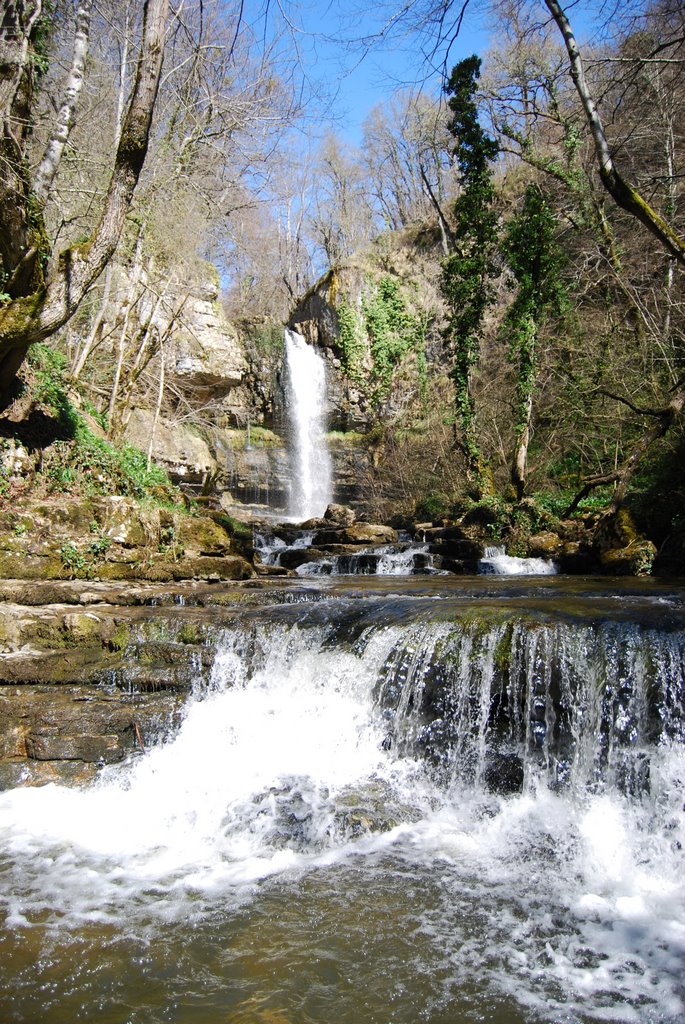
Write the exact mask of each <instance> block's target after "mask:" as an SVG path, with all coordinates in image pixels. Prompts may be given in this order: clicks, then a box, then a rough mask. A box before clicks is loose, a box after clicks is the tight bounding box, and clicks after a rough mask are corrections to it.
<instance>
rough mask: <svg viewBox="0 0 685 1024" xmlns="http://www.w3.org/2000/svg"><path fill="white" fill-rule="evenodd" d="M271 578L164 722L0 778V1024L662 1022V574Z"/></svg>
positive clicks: (676, 788)
mask: <svg viewBox="0 0 685 1024" xmlns="http://www.w3.org/2000/svg"><path fill="white" fill-rule="evenodd" d="M279 588H280V589H278V591H276V588H274V601H273V603H269V602H268V595H269V592H268V590H267V591H265V595H264V602H263V604H262V605H261V606H259V607H248V608H245V609H240V608H232V609H230V612H229V611H225V624H224V626H223V627H222V626H221V623H220V622H219V621H218V620H217V616H220V615H221V614H224V611H223V610H221V609H217V608H213V609H211V613H212V617H213V619H212V621H213V623H214V626H215V628H216V629H218V630H219V640H218V642H216V651H217V653H216V656H215V660H214V663H213V667H212V670H211V675H210V678H209V681H207V679H206V678H203V679H202V680H198V681H197V682H196V685H195V686H194V689H193V692H192V695H191V696H190V698H189V699H188V702H187V704H186V707H185V713H184V718H183V721H182V724H181V726H180V728H179V729H178V731H177V732H175V734H174V735H173V736H169V737H168V738H167V740H166V741H165V742H162V743H160V744H158V745H157V746H155V747H154V748H152V749H149V750H147V751H146V753H145V754H144V755H140V754H138V755H137V756H135V757H132V758H131V759H130V760H129V761H127V762H125V763H123V764H118V765H112V766H109V767H107V768H106V769H104V770H103V772H102V773H101V774H100V777H99V778H98V780H97V781H96V782H95V783H94V784H92V785H91V786H88V787H83V788H76V789H74V788H66V787H60V786H56V785H46V786H42V787H36V788H17V789H12V790H8V791H6V792H4V793H0V906H1V908H2V924H1V925H0V979H1V980H2V984H1V985H0V1020H2V1021H7V1022H17V1024H19V1022H27V1024H37V1022H44V1024H67V1022H68V1024H72V1022H75V1021H93V1020H97V1021H98V1022H99V1024H157V1022H160V1024H161V1022H174V1024H217V1022H224V1021H225V1022H231V1024H324V1022H326V1024H328V1022H336V1024H418V1022H421V1021H426V1022H430V1024H460V1022H492V1024H538V1022H539V1024H589V1022H591V1021H612V1022H619V1024H633V1022H635V1024H676V1022H679V1021H681V1020H682V1019H683V1017H684V1016H685V971H684V967H685V870H684V868H685V811H684V804H683V801H684V800H685V757H684V756H683V752H684V746H683V741H684V739H685V600H684V598H685V591H684V590H683V588H682V587H680V586H679V585H677V584H673V583H659V582H652V581H647V582H644V583H643V582H642V581H635V580H632V581H622V582H620V581H616V580H611V581H607V580H601V581H596V580H587V579H579V578H576V579H566V578H563V577H556V576H548V577H544V578H540V579H519V578H516V579H512V578H493V577H483V578H472V579H465V578H460V579H451V578H446V577H406V578H398V577H388V578H385V579H383V578H377V577H370V578H364V579H359V578H346V577H336V578H333V579H332V578H323V579H307V580H297V581H292V583H279ZM276 593H278V598H277V599H276V597H275V595H276ZM208 611H209V609H208ZM164 613H165V614H167V615H168V614H173V609H172V610H170V609H168V608H165V609H164ZM186 613H187V607H179V609H178V614H179V615H183V614H186ZM222 630H223V632H222Z"/></svg>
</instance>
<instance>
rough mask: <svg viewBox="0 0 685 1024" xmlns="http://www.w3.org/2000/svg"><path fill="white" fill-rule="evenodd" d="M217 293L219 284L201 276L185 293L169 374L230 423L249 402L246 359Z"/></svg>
mask: <svg viewBox="0 0 685 1024" xmlns="http://www.w3.org/2000/svg"><path fill="white" fill-rule="evenodd" d="M218 299H219V288H218V285H217V284H216V283H215V282H214V281H212V280H211V279H207V280H205V281H203V282H202V283H201V284H200V285H199V286H198V287H197V288H196V289H195V291H194V293H192V294H191V295H190V297H189V298H188V299H187V301H186V303H185V306H184V309H183V323H182V328H181V330H179V331H178V332H176V334H175V335H174V361H173V368H172V371H171V378H172V381H173V382H174V383H175V384H176V386H177V387H180V388H181V389H182V390H183V391H184V392H189V393H190V394H191V395H192V399H193V402H194V403H195V404H198V405H205V404H207V403H208V402H211V403H212V404H213V406H214V415H215V416H217V415H220V414H221V415H223V416H225V417H226V419H227V421H228V422H232V423H233V425H238V426H242V425H244V424H245V423H246V422H247V408H249V407H246V405H245V399H246V396H245V394H244V393H243V392H242V391H241V390H240V388H241V385H243V383H244V381H245V376H246V373H247V369H248V364H247V359H246V357H245V352H244V350H243V347H242V345H241V342H240V339H239V337H238V334H237V332H236V330H235V328H234V327H233V326H232V325H231V324H230V323H229V322H228V320H227V319H226V317H225V315H224V313H223V310H222V308H221V306H220V304H219V301H218ZM217 406H218V408H217Z"/></svg>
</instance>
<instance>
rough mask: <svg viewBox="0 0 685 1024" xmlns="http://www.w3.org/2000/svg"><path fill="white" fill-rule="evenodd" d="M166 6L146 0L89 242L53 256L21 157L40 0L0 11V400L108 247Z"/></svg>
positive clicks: (159, 51) (65, 316) (144, 129)
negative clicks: (0, 121)
mask: <svg viewBox="0 0 685 1024" xmlns="http://www.w3.org/2000/svg"><path fill="white" fill-rule="evenodd" d="M168 7H169V0H145V4H144V8H143V30H142V41H141V47H140V53H139V59H138V63H137V69H136V76H135V81H134V84H133V90H132V94H131V100H130V102H129V106H128V110H127V113H126V116H125V118H124V122H123V125H122V130H121V134H120V138H119V144H118V146H117V151H116V155H115V159H114V167H113V170H112V174H111V177H110V181H109V186H108V189H107V193H106V196H105V199H104V202H103V206H102V212H101V215H100V219H99V222H98V224H97V226H96V227H95V229H94V231H93V233H92V235H91V237H90V238H89V239H88V240H87V242H85V243H83V244H81V245H75V246H72V247H70V248H68V249H66V250H64V251H62V252H61V253H59V255H58V256H57V258H56V259H54V260H53V259H52V257H53V254H52V253H51V251H50V244H49V240H48V238H47V234H46V231H45V227H44V223H43V216H42V207H41V204H40V202H38V201H37V199H36V197H35V195H34V193H33V191H32V183H31V181H30V179H29V172H28V164H27V160H26V141H27V128H26V126H28V125H30V122H31V112H32V105H33V100H34V96H35V71H34V68H35V63H36V62H35V51H36V47H37V44H38V41H39V26H40V18H41V15H42V7H41V3H40V0H34V2H30V0H24V2H21V0H17V2H15V3H14V4H10V5H9V11H8V13H7V14H6V15H5V17H4V19H3V22H2V27H1V29H0V57H2V58H3V60H0V64H2V68H1V70H0V103H1V104H2V109H3V113H4V115H5V116H4V130H3V137H2V140H1V142H0V148H1V150H2V152H1V153H0V156H2V158H3V164H4V167H3V171H4V172H5V169H6V173H3V176H2V178H3V184H2V194H0V200H1V201H0V209H1V210H2V212H1V213H0V238H2V239H3V242H2V244H1V247H0V255H1V256H2V274H3V282H4V283H3V285H2V292H3V294H4V301H3V302H0V408H4V407H6V406H7V404H8V403H9V402H10V401H11V399H12V397H13V393H14V386H15V378H16V372H17V370H18V368H19V367H20V366H21V363H22V362H23V359H24V357H25V355H26V352H27V351H28V349H29V347H30V346H31V345H32V344H34V343H35V342H38V341H43V340H45V339H46V338H49V337H50V336H51V335H52V334H54V333H55V331H57V330H58V328H60V327H61V326H62V325H63V324H65V323H66V322H67V321H68V320H69V319H70V317H71V316H73V314H74V313H75V312H76V310H77V309H78V307H79V305H80V303H81V301H82V299H83V298H84V296H85V295H86V293H87V292H88V290H89V288H90V287H91V285H92V284H93V283H94V281H95V280H97V278H98V277H99V275H100V274H101V273H102V271H103V270H104V269H105V267H106V266H107V265H108V263H109V261H110V260H111V258H112V256H113V255H114V251H115V249H116V246H117V243H118V241H119V237H120V235H121V232H122V230H123V227H124V223H125V219H126V215H127V213H128V210H129V206H130V203H131V200H132V198H133V193H134V191H135V188H136V185H137V183H138V179H139V177H140V173H141V171H142V168H143V164H144V162H145V157H146V155H147V148H148V140H149V134H150V126H151V123H152V114H153V111H154V107H155V102H156V99H157V92H158V88H159V79H160V72H161V67H162V58H163V52H164V34H165V29H166V22H167V16H168Z"/></svg>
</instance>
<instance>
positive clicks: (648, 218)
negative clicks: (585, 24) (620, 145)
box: [545, 0, 685, 266]
mask: <svg viewBox="0 0 685 1024" xmlns="http://www.w3.org/2000/svg"><path fill="white" fill-rule="evenodd" d="M545 5H546V7H547V9H548V11H549V12H550V14H551V15H552V18H553V19H554V21H555V22H556V25H557V27H558V29H559V31H560V32H561V35H562V37H563V40H564V44H565V46H566V52H567V53H568V57H569V61H570V65H571V68H570V70H571V78H572V79H573V84H574V85H575V87H576V92H577V93H578V96H579V97H580V101H581V103H582V105H583V110H584V112H585V117H586V120H587V122H588V125H589V126H590V131H591V133H592V139H593V142H594V145H595V152H596V154H597V158H598V160H599V175H600V178H601V179H602V184H603V185H604V187H605V188H606V190H607V192H609V194H610V195H611V196H612V197H613V199H614V200H615V201H616V203H617V204H618V205H619V206H620V207H622V209H624V210H626V211H627V212H628V213H630V214H631V215H632V216H633V217H635V218H636V219H637V220H639V221H640V223H642V224H644V226H645V227H646V228H647V230H648V231H650V232H651V233H652V235H654V237H655V238H657V239H658V240H659V242H660V243H661V244H662V245H663V247H664V248H665V249H666V250H667V251H668V252H669V253H671V255H672V256H674V257H675V258H676V259H677V260H678V261H679V262H680V263H682V264H683V266H685V241H684V240H683V239H682V238H681V237H680V236H679V235H678V234H676V232H675V231H674V230H673V228H672V227H671V226H670V225H669V224H668V223H667V222H666V221H665V220H664V219H663V217H661V216H660V215H659V214H658V213H657V212H656V210H654V209H652V207H651V206H650V205H649V203H648V202H647V201H646V200H645V199H644V198H643V196H641V195H640V193H639V192H638V191H637V189H635V188H633V186H632V185H630V184H629V183H628V182H627V181H625V179H624V178H622V177H621V175H620V174H619V172H618V170H617V168H616V165H615V164H614V159H613V156H612V153H611V149H610V148H609V142H608V140H607V137H606V133H605V131H604V126H603V124H602V119H601V117H600V115H599V111H598V109H597V104H596V103H595V101H594V98H593V96H592V93H591V92H590V87H589V85H588V83H587V79H586V77H585V69H584V68H583V61H582V58H581V55H580V49H579V47H578V43H577V41H576V37H575V35H574V33H573V29H572V28H571V25H570V23H569V20H568V18H567V17H566V15H565V13H564V11H563V10H562V8H561V5H560V4H559V3H557V0H545Z"/></svg>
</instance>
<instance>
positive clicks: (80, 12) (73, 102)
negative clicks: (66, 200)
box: [33, 0, 93, 204]
mask: <svg viewBox="0 0 685 1024" xmlns="http://www.w3.org/2000/svg"><path fill="white" fill-rule="evenodd" d="M92 13H93V0H80V3H79V5H78V8H77V10H76V32H75V34H74V52H73V56H72V61H71V68H70V69H69V75H68V77H67V82H66V87H65V90H64V100H63V101H62V105H61V107H60V108H59V112H58V114H57V120H56V122H55V126H54V129H53V131H52V133H51V135H50V138H49V139H48V144H47V146H46V147H45V152H44V153H43V158H42V160H41V162H40V163H39V164H38V169H37V171H36V174H35V177H34V181H33V194H34V195H35V197H36V198H37V199H38V201H39V202H40V203H43V204H44V203H45V202H46V201H47V198H48V196H49V195H50V191H51V190H52V186H53V183H54V181H55V178H56V176H57V171H58V170H59V165H60V163H61V161H62V155H63V153H64V150H65V147H66V145H67V142H68V141H69V136H70V134H71V129H72V128H73V126H74V122H75V119H76V107H77V105H78V100H79V96H80V95H81V89H82V88H83V78H84V74H85V70H86V58H87V57H88V42H89V38H90V20H91V15H92Z"/></svg>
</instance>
